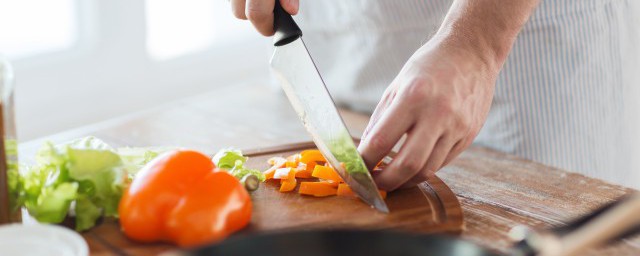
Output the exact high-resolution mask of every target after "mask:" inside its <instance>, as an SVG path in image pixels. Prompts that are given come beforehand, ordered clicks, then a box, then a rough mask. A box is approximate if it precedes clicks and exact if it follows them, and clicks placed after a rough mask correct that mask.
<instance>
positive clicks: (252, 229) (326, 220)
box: [82, 142, 464, 255]
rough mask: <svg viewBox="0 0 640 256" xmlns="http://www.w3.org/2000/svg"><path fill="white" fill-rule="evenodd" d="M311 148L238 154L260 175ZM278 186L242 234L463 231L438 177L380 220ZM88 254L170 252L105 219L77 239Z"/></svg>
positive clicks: (339, 202) (272, 185)
mask: <svg viewBox="0 0 640 256" xmlns="http://www.w3.org/2000/svg"><path fill="white" fill-rule="evenodd" d="M314 147H315V146H314V144H313V143H312V142H307V143H298V144H290V145H283V146H278V147H273V148H263V149H258V150H249V151H245V152H243V153H244V154H245V155H247V156H249V161H248V162H247V166H249V167H251V168H257V169H260V170H265V169H267V168H268V167H269V165H268V164H267V159H269V158H270V157H273V156H288V155H291V154H295V153H298V152H300V151H302V150H304V149H312V148H314ZM278 189H279V183H278V182H267V183H262V184H260V188H259V189H258V190H256V191H254V192H252V193H251V197H252V201H253V215H252V219H251V223H250V224H249V226H248V227H247V228H245V229H243V230H242V231H241V232H240V233H241V234H252V233H262V232H269V231H281V230H294V229H336V228H357V229H399V230H405V231H411V232H421V233H453V234H457V233H459V232H460V231H461V230H462V228H463V224H464V222H463V218H462V209H461V207H460V202H459V201H458V199H457V198H456V196H455V195H454V194H453V192H452V191H451V190H450V189H449V187H448V186H447V185H446V184H444V182H442V180H440V179H439V178H438V177H435V176H434V177H433V178H431V179H430V180H429V181H428V182H425V183H422V184H420V185H419V186H417V187H415V188H411V189H405V190H400V191H394V192H391V193H389V194H388V195H387V199H386V202H387V205H388V206H389V210H390V213H389V214H384V213H380V212H378V211H376V210H375V209H373V208H371V207H369V206H368V205H367V204H365V203H364V202H362V201H360V200H359V199H357V198H347V197H338V196H331V197H324V198H316V197H310V196H302V195H300V194H298V193H297V188H296V190H295V191H292V192H288V193H280V192H279V191H278ZM82 235H83V237H84V238H85V239H86V240H87V242H88V243H89V247H90V250H91V252H92V254H132V255H156V254H158V253H161V252H164V251H168V250H171V249H175V247H173V246H172V245H169V244H165V243H155V244H142V243H137V242H135V241H132V240H129V239H127V238H126V237H125V236H124V234H122V232H120V230H119V226H118V223H117V221H116V220H114V219H105V220H103V222H102V223H101V224H100V225H98V226H97V227H95V228H93V229H91V230H90V231H88V232H85V233H83V234H82Z"/></svg>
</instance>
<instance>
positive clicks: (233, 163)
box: [212, 148, 266, 182]
mask: <svg viewBox="0 0 640 256" xmlns="http://www.w3.org/2000/svg"><path fill="white" fill-rule="evenodd" d="M248 159H249V158H248V157H246V156H244V155H242V151H240V150H237V149H232V148H227V149H222V150H220V151H218V153H216V154H215V155H213V158H212V161H213V163H214V164H215V165H216V166H217V167H218V168H222V169H225V170H227V171H228V172H229V173H230V174H231V175H233V176H234V177H236V178H237V179H238V180H241V179H242V178H243V177H244V176H246V175H248V174H253V175H255V176H256V177H258V180H260V182H262V181H264V180H265V179H266V178H265V176H264V174H263V173H262V172H261V171H259V170H256V169H250V168H246V167H245V166H244V164H245V163H246V162H247V160H248Z"/></svg>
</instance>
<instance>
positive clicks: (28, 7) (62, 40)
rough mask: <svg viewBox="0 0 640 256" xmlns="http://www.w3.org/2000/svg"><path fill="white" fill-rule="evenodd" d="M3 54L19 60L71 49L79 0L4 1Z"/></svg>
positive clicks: (0, 1) (0, 11)
mask: <svg viewBox="0 0 640 256" xmlns="http://www.w3.org/2000/svg"><path fill="white" fill-rule="evenodd" d="M0 6H2V8H0V53H2V54H4V55H6V56H7V57H8V58H10V59H18V58H23V57H28V56H33V55H36V54H41V53H44V52H52V51H60V50H64V49H68V48H71V47H72V46H73V45H74V44H75V43H76V40H77V15H76V9H75V7H76V3H75V0H47V1H42V0H20V1H16V0H0Z"/></svg>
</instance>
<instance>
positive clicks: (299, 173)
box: [296, 162, 316, 179]
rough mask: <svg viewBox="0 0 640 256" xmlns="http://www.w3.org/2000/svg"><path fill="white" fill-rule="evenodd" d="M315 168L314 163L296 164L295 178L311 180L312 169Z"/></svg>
mask: <svg viewBox="0 0 640 256" xmlns="http://www.w3.org/2000/svg"><path fill="white" fill-rule="evenodd" d="M315 166H316V163H315V162H312V163H311V164H308V165H307V164H305V163H303V162H300V163H298V168H296V178H303V179H309V178H312V176H311V174H312V173H313V167H315Z"/></svg>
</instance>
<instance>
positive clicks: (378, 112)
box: [360, 93, 395, 140]
mask: <svg viewBox="0 0 640 256" xmlns="http://www.w3.org/2000/svg"><path fill="white" fill-rule="evenodd" d="M394 94H395V93H393V94H391V93H389V94H387V93H385V94H384V95H383V96H382V98H381V99H380V102H378V105H377V106H376V109H375V110H373V114H371V118H369V123H368V124H367V128H365V129H364V132H363V133H362V138H360V139H361V140H365V139H366V138H367V135H369V132H370V131H371V129H372V128H373V127H374V126H375V125H376V124H377V123H378V121H379V120H380V117H381V116H382V114H383V113H384V112H385V110H386V109H387V107H388V106H389V105H390V104H391V102H392V100H393V98H394Z"/></svg>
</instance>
